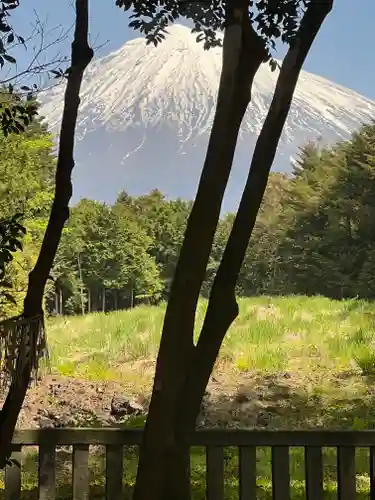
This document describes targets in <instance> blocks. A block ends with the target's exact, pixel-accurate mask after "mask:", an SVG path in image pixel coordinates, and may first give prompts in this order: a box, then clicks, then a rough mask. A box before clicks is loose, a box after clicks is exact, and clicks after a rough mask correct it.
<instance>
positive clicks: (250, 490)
mask: <svg viewBox="0 0 375 500" xmlns="http://www.w3.org/2000/svg"><path fill="white" fill-rule="evenodd" d="M238 451H239V487H240V500H255V499H256V483H257V474H256V464H257V456H256V452H257V450H256V447H255V446H240V447H239V450H238Z"/></svg>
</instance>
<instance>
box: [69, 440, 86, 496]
mask: <svg viewBox="0 0 375 500" xmlns="http://www.w3.org/2000/svg"><path fill="white" fill-rule="evenodd" d="M88 497H89V445H87V444H76V445H74V447H73V500H88Z"/></svg>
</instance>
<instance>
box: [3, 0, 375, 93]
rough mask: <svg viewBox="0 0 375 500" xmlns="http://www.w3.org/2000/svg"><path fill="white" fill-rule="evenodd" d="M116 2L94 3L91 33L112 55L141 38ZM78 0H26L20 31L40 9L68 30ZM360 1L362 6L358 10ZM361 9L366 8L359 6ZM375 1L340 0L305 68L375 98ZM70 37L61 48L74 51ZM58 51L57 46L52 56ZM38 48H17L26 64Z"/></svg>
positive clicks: (18, 17)
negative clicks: (138, 37) (25, 49)
mask: <svg viewBox="0 0 375 500" xmlns="http://www.w3.org/2000/svg"><path fill="white" fill-rule="evenodd" d="M114 4H115V0H91V1H90V10H91V14H90V37H91V42H92V43H93V45H94V47H99V50H98V51H97V55H98V56H103V55H106V54H107V53H109V52H111V51H112V50H114V49H116V48H118V47H120V46H121V45H122V44H123V43H125V42H126V41H127V40H129V39H131V38H134V37H135V36H137V34H136V32H134V31H133V30H130V29H129V28H128V27H127V23H128V17H127V15H126V14H125V13H124V12H122V11H121V10H120V9H118V8H117V7H115V5H114ZM73 5H74V2H73V0H33V1H32V2H31V1H30V0H21V6H20V7H19V9H17V11H15V12H14V14H13V20H14V21H13V22H14V25H15V26H16V28H17V29H18V31H19V34H21V35H22V36H24V37H26V36H27V35H28V34H29V33H30V32H31V30H32V28H31V24H32V23H33V22H35V13H34V11H35V12H37V13H38V16H39V18H40V19H41V21H43V22H44V21H46V22H47V25H48V27H49V29H52V28H54V27H56V26H58V25H62V26H63V27H65V28H68V27H69V26H71V25H72V23H73V21H74V8H73ZM354 5H357V6H358V8H357V10H355V9H354V8H353V6H354ZM359 7H360V8H359ZM374 19H375V0H335V6H334V9H333V11H332V13H331V14H330V16H329V18H327V20H326V23H325V25H324V27H323V28H322V30H321V32H320V33H319V35H318V38H317V40H316V42H315V44H314V46H313V48H312V50H311V53H310V55H309V58H308V60H307V61H306V64H305V69H306V70H307V71H310V72H312V73H316V74H318V75H321V76H324V77H325V78H328V79H330V80H332V81H334V82H336V83H339V84H341V85H343V86H345V87H349V88H351V89H354V90H356V91H357V92H359V93H361V94H363V95H365V96H367V97H370V98H372V99H374V100H375V50H374V46H375V30H374ZM69 44H70V40H66V41H65V42H63V43H62V44H60V47H59V50H60V51H62V52H64V53H65V54H68V53H69V50H70V47H69ZM56 51H57V47H56V46H55V47H52V49H51V52H50V53H51V54H53V53H54V52H56ZM31 54H32V47H31V48H30V49H28V51H27V52H25V51H24V50H23V49H22V50H18V51H17V54H16V56H17V59H18V62H19V67H20V68H21V67H22V66H23V65H24V64H25V63H27V61H28V60H29V58H30V57H31ZM46 56H47V54H46Z"/></svg>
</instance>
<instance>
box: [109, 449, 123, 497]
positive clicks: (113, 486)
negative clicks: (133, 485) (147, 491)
mask: <svg viewBox="0 0 375 500" xmlns="http://www.w3.org/2000/svg"><path fill="white" fill-rule="evenodd" d="M123 463H124V450H123V447H122V445H119V444H109V445H107V449H106V500H118V499H119V498H122V494H123V480H122V475H123Z"/></svg>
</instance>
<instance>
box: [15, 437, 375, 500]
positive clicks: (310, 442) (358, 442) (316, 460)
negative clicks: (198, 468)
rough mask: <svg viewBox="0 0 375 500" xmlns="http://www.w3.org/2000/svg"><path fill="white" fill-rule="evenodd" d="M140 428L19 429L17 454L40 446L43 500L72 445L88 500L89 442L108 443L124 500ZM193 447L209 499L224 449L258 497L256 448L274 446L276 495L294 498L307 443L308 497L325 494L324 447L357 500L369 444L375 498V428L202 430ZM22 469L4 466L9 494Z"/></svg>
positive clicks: (76, 477) (218, 493)
mask: <svg viewBox="0 0 375 500" xmlns="http://www.w3.org/2000/svg"><path fill="white" fill-rule="evenodd" d="M141 437H142V431H141V430H135V429H134V430H121V429H110V428H109V429H108V428H107V429H43V430H19V431H17V432H16V433H15V436H14V440H13V445H14V453H13V458H16V459H17V458H18V459H19V458H20V456H21V455H20V454H21V450H22V447H24V446H38V448H39V485H38V491H39V499H40V500H54V499H55V497H56V484H55V483H56V478H55V469H56V468H55V464H56V447H58V446H73V458H72V498H73V500H87V499H88V491H89V472H88V470H89V469H88V457H89V447H90V445H104V446H105V447H106V494H105V496H106V499H107V500H120V499H121V498H122V495H123V455H124V454H123V451H124V447H126V446H134V445H136V446H137V445H139V444H140V442H141ZM192 446H200V447H205V449H206V498H207V499H208V500H223V499H224V449H225V448H226V447H237V448H238V450H239V467H238V479H239V483H238V484H239V490H238V498H239V499H240V500H255V499H256V498H257V494H256V478H257V468H256V466H257V462H256V449H257V447H270V448H271V450H272V455H271V456H272V498H273V500H287V499H288V498H290V467H289V465H290V455H289V449H290V447H303V448H304V453H305V460H304V463H305V484H306V495H305V497H306V500H322V499H323V459H322V457H323V453H322V449H323V448H325V447H334V448H336V449H337V486H338V495H337V497H338V499H339V500H354V499H356V498H358V497H357V493H356V463H355V452H356V448H368V449H369V451H370V453H369V461H370V463H369V476H370V497H369V498H370V500H375V431H353V432H352V431H340V432H331V431H292V432H288V431H241V430H203V431H197V432H196V434H195V436H194V440H193V442H192ZM21 472H22V471H21V470H20V468H19V467H17V466H15V465H14V466H12V467H7V469H6V471H5V499H6V500H19V498H20V495H21Z"/></svg>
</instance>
